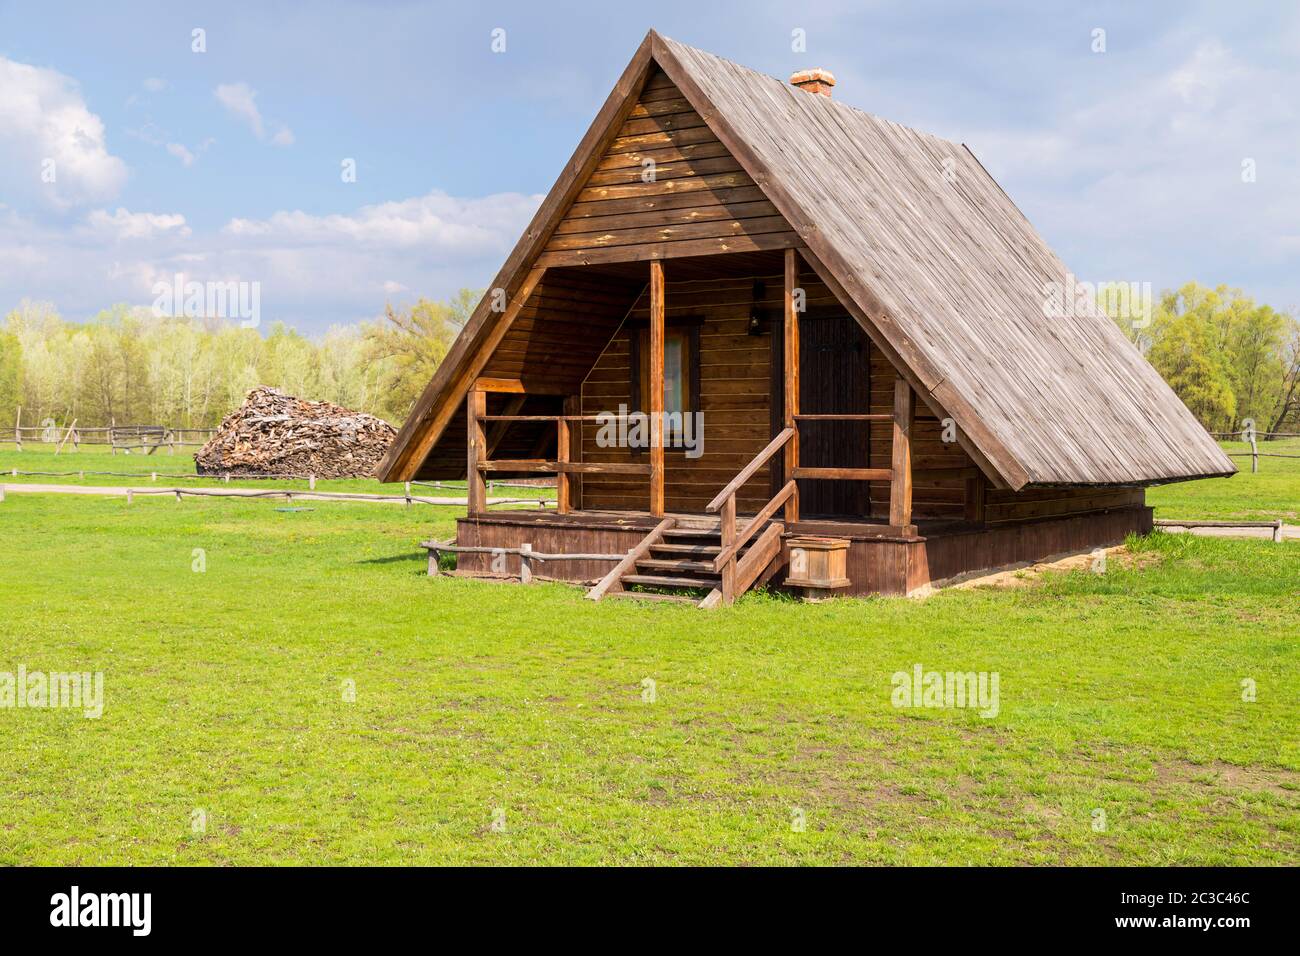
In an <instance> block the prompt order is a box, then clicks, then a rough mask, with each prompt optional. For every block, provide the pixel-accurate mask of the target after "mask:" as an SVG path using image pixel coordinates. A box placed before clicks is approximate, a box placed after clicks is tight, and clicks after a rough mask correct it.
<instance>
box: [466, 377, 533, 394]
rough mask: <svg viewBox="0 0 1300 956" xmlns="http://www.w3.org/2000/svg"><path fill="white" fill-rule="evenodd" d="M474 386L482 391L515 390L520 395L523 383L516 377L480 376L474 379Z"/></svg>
mask: <svg viewBox="0 0 1300 956" xmlns="http://www.w3.org/2000/svg"><path fill="white" fill-rule="evenodd" d="M474 388H476V389H478V390H479V391H483V392H515V393H518V394H521V395H522V394H523V391H524V383H523V382H521V381H519V379H517V378H486V377H483V376H480V377H478V378H476V379H474Z"/></svg>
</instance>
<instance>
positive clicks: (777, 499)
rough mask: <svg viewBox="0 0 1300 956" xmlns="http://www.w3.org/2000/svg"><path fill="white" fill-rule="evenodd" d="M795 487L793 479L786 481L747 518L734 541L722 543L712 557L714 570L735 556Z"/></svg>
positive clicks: (792, 492)
mask: <svg viewBox="0 0 1300 956" xmlns="http://www.w3.org/2000/svg"><path fill="white" fill-rule="evenodd" d="M796 487H797V486H796V485H795V483H794V482H793V481H787V482H786V483H785V485H784V487H782V488H781V490H780V491H778V492H777V493H776V494H775V495H773V496H772V500H771V501H769V502H768V503H767V504H765V505H764V506H763V507H762V508H761V509H760V510H759V512H758V514H756V515H754V517H753V518H751V519H750V520H749V523H748V524H746V525H745V528H744V530H743V531H740V532H738V533H737V534H736V539H735V540H734V541H732V542H731V543H730V544H725V543H724V546H723V548H722V550H721V551H720V552H719V553H718V556H717V557H716V558H714V559H713V570H714V571H721V570H722V567H723V565H725V564H726V563H727V562H728V561H730V560H732V559H733V558H735V556H736V554H737V553H738V552H739V551H740V549H741V548H743V547H744V546H745V544H746V543H747V542H748V541H749V539H750V538H751V537H753V535H754V532H755V531H757V530H758V529H759V527H760V526H761V525H765V524H767V522H768V521H769V520H771V518H772V516H773V515H774V514H776V509H777V508H780V507H781V506H782V505H783V504H785V502H786V499H787V498H789V497H790V496H791V495H792V494H794V493H795V488H796Z"/></svg>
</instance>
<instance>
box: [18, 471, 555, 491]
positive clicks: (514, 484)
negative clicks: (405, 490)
mask: <svg viewBox="0 0 1300 956" xmlns="http://www.w3.org/2000/svg"><path fill="white" fill-rule="evenodd" d="M8 474H9V475H10V476H11V477H14V478H19V477H28V478H74V477H75V478H85V477H86V476H87V475H90V476H92V477H99V478H144V477H146V476H147V477H148V478H149V480H150V481H157V480H158V479H159V478H201V479H208V480H211V481H224V482H226V483H227V484H229V483H230V480H231V479H232V478H233V479H234V480H235V481H244V480H245V479H248V480H250V481H277V480H278V481H306V482H309V483H310V485H311V487H312V488H313V489H314V488H315V487H316V476H315V475H273V474H251V475H250V474H234V475H232V474H227V473H223V474H220V475H200V474H198V473H197V472H167V471H149V472H142V471H93V470H89V469H79V470H77V471H24V470H22V469H20V468H11V469H9V471H8ZM333 480H337V481H357V480H362V479H354V478H340V479H333ZM406 484H407V485H408V486H409V485H419V486H420V487H422V488H438V489H442V490H445V491H460V490H465V482H463V481H461V482H454V481H434V482H429V481H408V482H406ZM553 487H554V483H546V484H529V483H527V482H518V481H489V482H488V490H489V491H491V490H492V489H493V488H535V489H538V490H543V491H544V490H546V489H547V488H553Z"/></svg>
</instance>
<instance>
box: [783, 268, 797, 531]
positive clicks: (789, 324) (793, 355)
mask: <svg viewBox="0 0 1300 956" xmlns="http://www.w3.org/2000/svg"><path fill="white" fill-rule="evenodd" d="M798 287H799V259H798V253H796V252H795V250H793V249H787V250H785V340H784V346H785V348H784V349H783V351H784V353H785V376H784V380H785V427H786V428H793V429H794V437H793V438H791V439H790V440H789V441H788V442H786V446H785V480H786V481H787V482H790V481H794V472H795V469H796V468H798V467H799V428H798V426H797V425H796V424H795V418H794V417H795V416H796V415H798V414H799V313H798V312H796V311H795V289H797V288H798ZM798 520H799V488H798V486H797V485H796V486H795V490H794V494H792V495H791V496H790V497H789V498H787V499H786V501H785V521H786V523H787V524H794V523H795V522H796V521H798Z"/></svg>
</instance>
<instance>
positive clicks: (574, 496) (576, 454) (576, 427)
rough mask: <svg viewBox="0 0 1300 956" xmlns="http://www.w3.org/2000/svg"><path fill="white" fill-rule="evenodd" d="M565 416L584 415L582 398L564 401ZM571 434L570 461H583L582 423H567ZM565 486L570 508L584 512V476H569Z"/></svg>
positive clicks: (577, 396)
mask: <svg viewBox="0 0 1300 956" xmlns="http://www.w3.org/2000/svg"><path fill="white" fill-rule="evenodd" d="M564 414H565V415H574V416H576V415H581V414H582V396H581V395H570V396H568V397H567V398H566V399H565V400H564ZM565 426H566V428H567V430H568V432H569V457H568V460H569V461H576V462H581V461H582V422H565ZM566 477H567V479H568V480H567V481H566V482H565V486H566V487H567V488H568V493H569V508H570V510H572V509H577V510H579V511H580V510H582V475H567V476H566Z"/></svg>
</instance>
